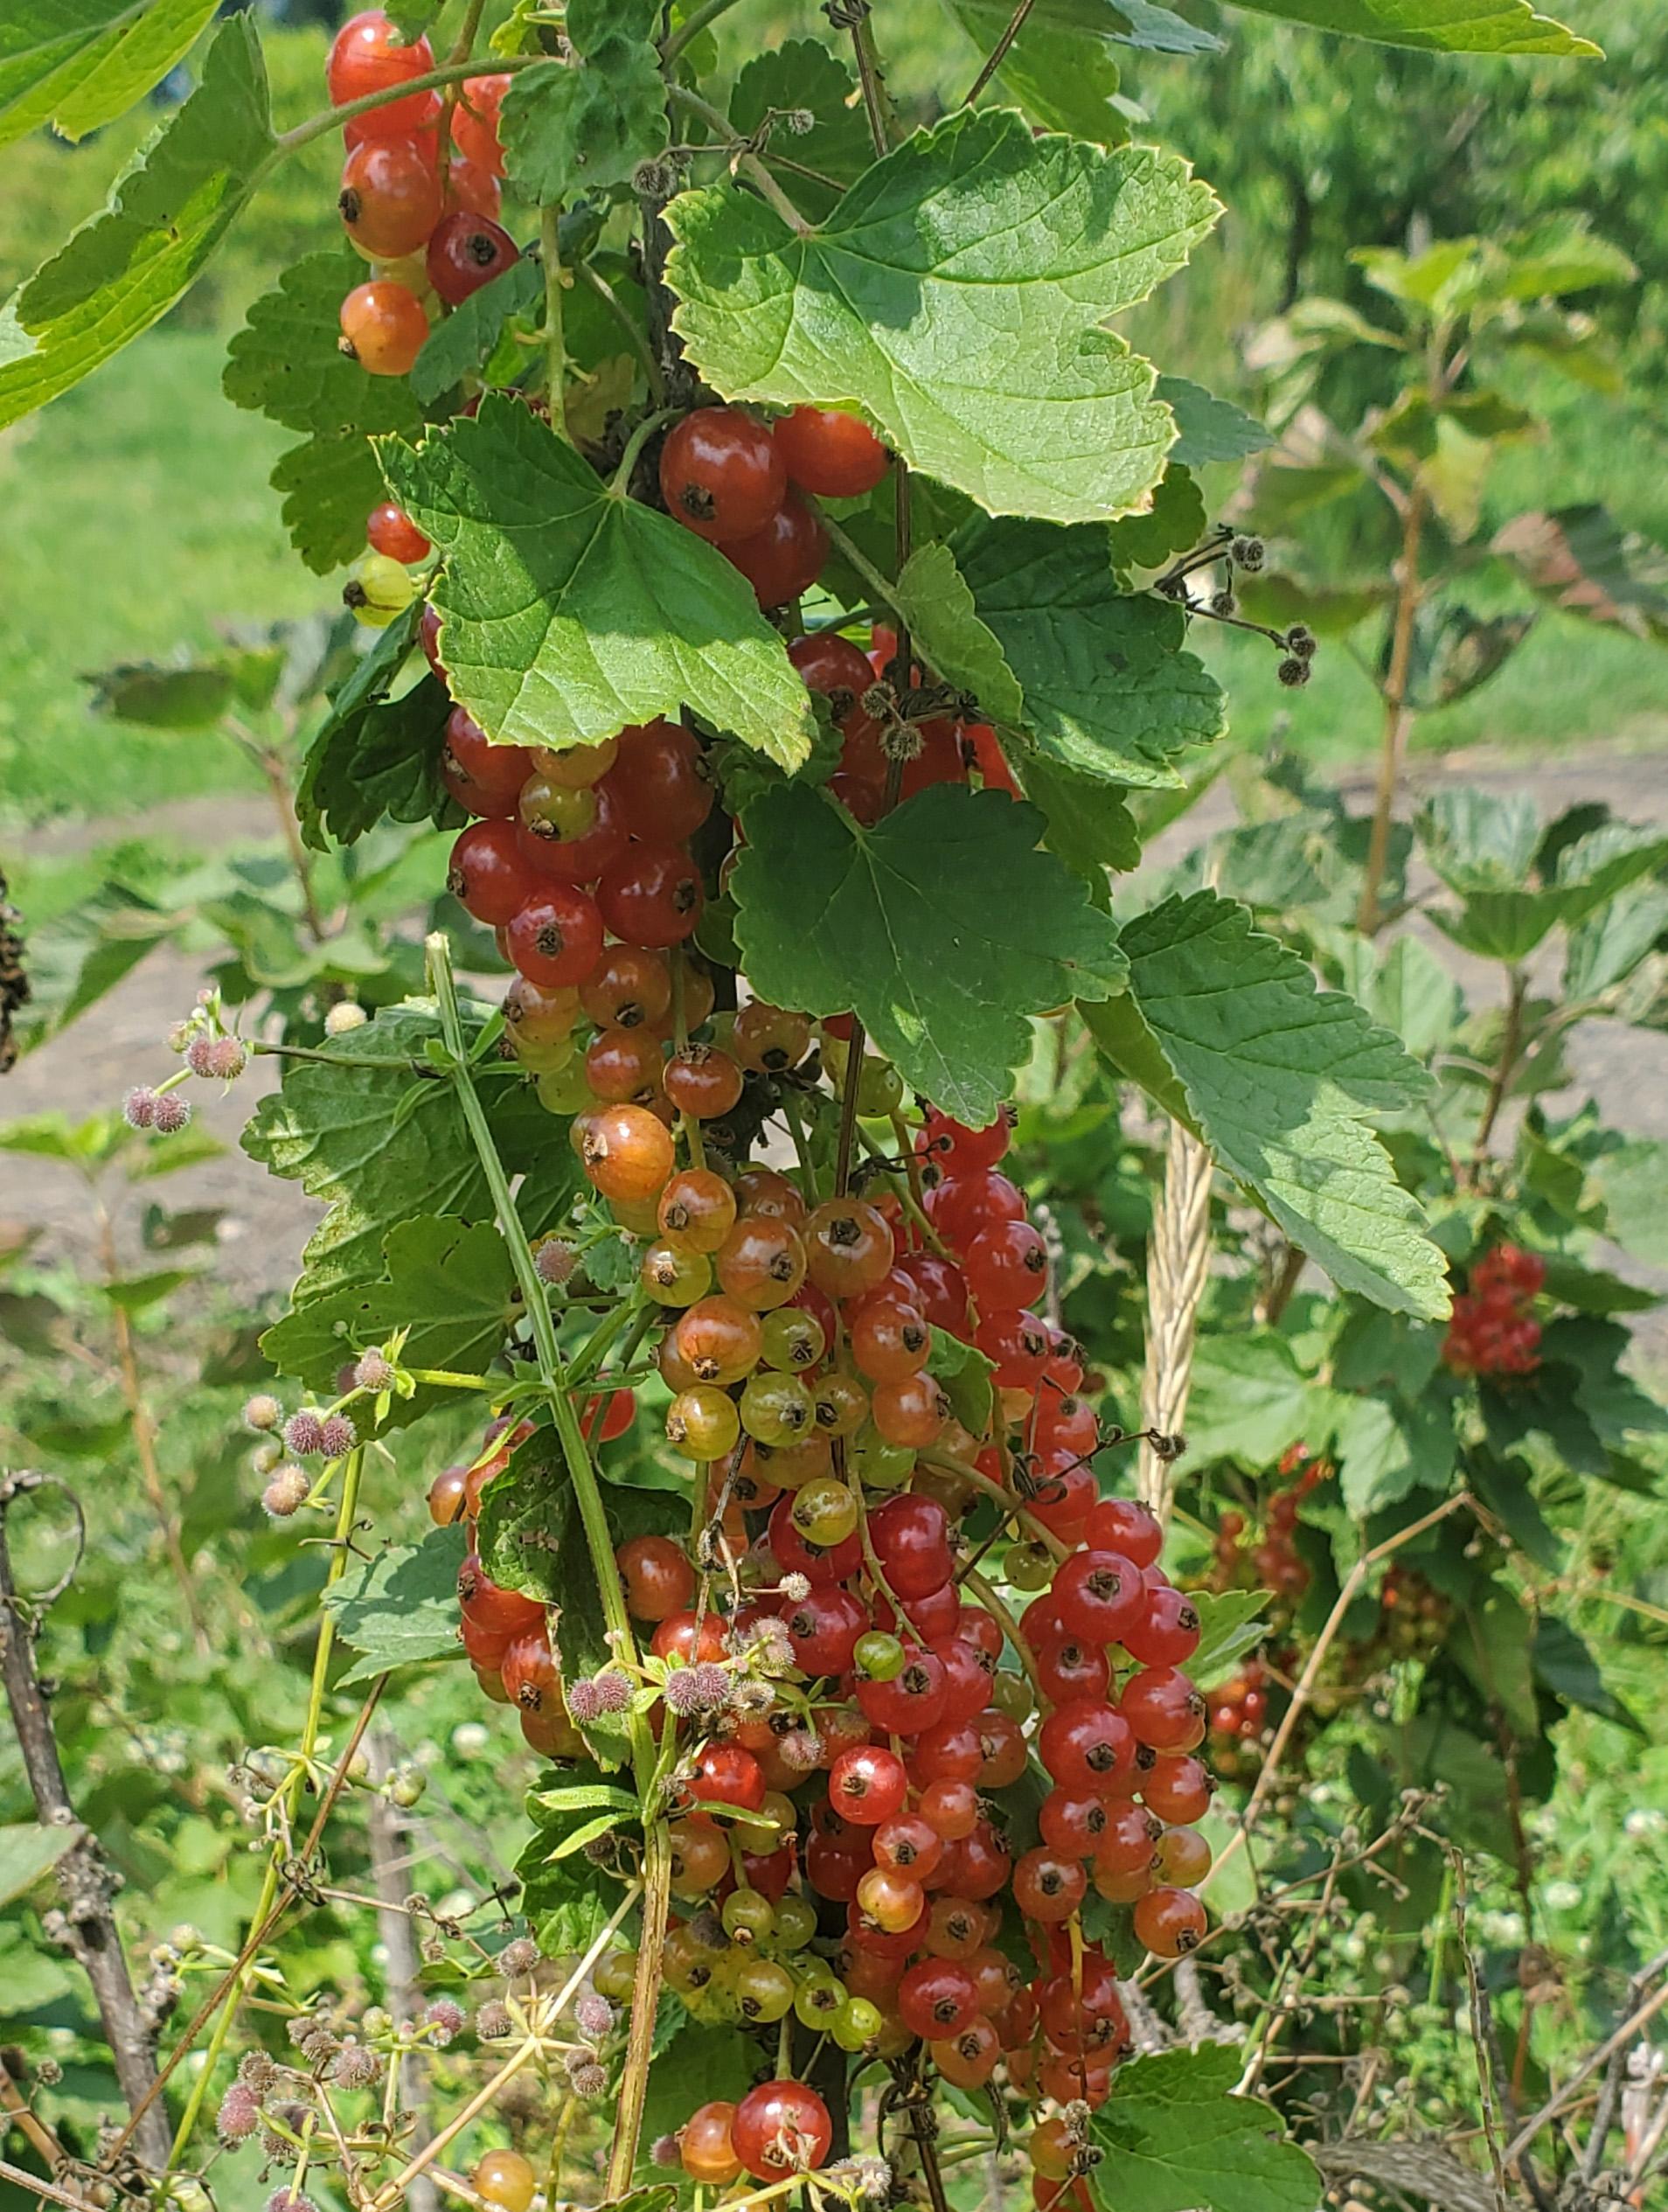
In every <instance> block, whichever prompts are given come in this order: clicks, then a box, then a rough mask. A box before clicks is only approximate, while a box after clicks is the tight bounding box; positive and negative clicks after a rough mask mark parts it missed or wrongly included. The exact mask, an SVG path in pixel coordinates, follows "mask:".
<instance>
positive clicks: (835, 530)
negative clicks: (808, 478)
mask: <svg viewBox="0 0 1668 2212" xmlns="http://www.w3.org/2000/svg"><path fill="white" fill-rule="evenodd" d="M808 504H810V505H813V506H815V505H816V502H815V501H814V500H811V501H810V502H809V503H808ZM817 511H818V513H819V514H822V517H823V527H824V530H826V531H827V532H828V534H829V539H830V541H831V544H833V545H834V546H837V548H838V549H839V551H840V552H841V553H844V556H845V558H846V559H847V560H849V561H850V562H851V566H852V567H853V568H855V569H856V570H857V572H858V575H859V576H861V577H862V579H863V581H864V582H865V584H867V586H868V587H869V589H870V590H871V591H872V593H873V594H874V595H875V597H876V598H877V599H879V600H880V601H881V602H883V603H884V604H885V605H886V606H887V607H890V608H891V609H892V611H893V614H894V615H895V616H897V618H898V620H899V621H900V623H901V622H903V621H904V620H905V619H906V617H905V615H904V611H903V609H902V608H901V607H900V605H899V604H898V597H897V593H896V591H895V590H894V588H893V586H892V585H891V584H889V583H888V582H887V581H886V578H885V577H884V576H883V575H882V574H880V571H879V569H878V568H877V567H875V565H874V563H873V562H872V560H870V559H869V557H868V555H867V554H866V553H865V552H864V551H863V549H862V547H861V546H858V544H857V543H856V541H855V540H854V539H851V537H849V536H848V535H847V534H846V532H844V530H842V529H841V528H840V525H838V523H837V522H836V521H834V520H833V518H831V516H830V515H828V514H826V513H824V512H823V510H822V509H820V508H818V509H817Z"/></svg>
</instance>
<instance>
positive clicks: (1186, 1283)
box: [1136, 1122, 1211, 1520]
mask: <svg viewBox="0 0 1668 2212" xmlns="http://www.w3.org/2000/svg"><path fill="white" fill-rule="evenodd" d="M1210 1262H1211V1156H1210V1154H1209V1153H1208V1152H1207V1151H1206V1149H1205V1147H1204V1145H1203V1144H1200V1143H1199V1139H1198V1137H1195V1136H1194V1135H1193V1134H1192V1131H1191V1130H1185V1129H1184V1128H1183V1127H1182V1125H1181V1123H1179V1122H1171V1125H1170V1148H1169V1151H1168V1152H1167V1154H1166V1156H1165V1160H1164V1195H1163V1197H1162V1198H1161V1199H1160V1200H1159V1204H1158V1210H1157V1214H1156V1216H1155V1217H1154V1221H1153V1225H1152V1235H1151V1238H1150V1241H1149V1242H1148V1246H1147V1364H1146V1368H1145V1372H1144V1373H1143V1375H1142V1378H1141V1421H1142V1426H1143V1428H1145V1429H1150V1430H1152V1431H1154V1432H1156V1433H1157V1435H1159V1436H1164V1437H1165V1438H1167V1439H1168V1438H1171V1437H1176V1436H1179V1435H1180V1434H1181V1429H1182V1422H1183V1420H1184V1418H1185V1415H1186V1412H1187V1393H1188V1389H1189V1388H1190V1386H1191V1385H1192V1379H1193V1338H1194V1331H1195V1327H1196V1325H1197V1323H1198V1320H1199V1301H1200V1300H1201V1299H1202V1298H1203V1297H1204V1295H1205V1280H1206V1275H1207V1274H1208V1272H1209V1269H1210ZM1177 1457H1178V1455H1177V1454H1175V1453H1171V1454H1170V1455H1169V1456H1168V1457H1166V1456H1165V1455H1164V1453H1162V1452H1160V1451H1158V1450H1157V1449H1156V1448H1155V1446H1154V1445H1153V1444H1152V1443H1150V1442H1149V1443H1143V1445H1142V1447H1141V1459H1140V1463H1139V1466H1138V1469H1137V1472H1136V1489H1137V1490H1138V1492H1140V1495H1141V1496H1142V1498H1143V1499H1144V1500H1145V1501H1146V1503H1147V1504H1148V1505H1149V1506H1151V1507H1152V1510H1153V1511H1154V1513H1157V1516H1158V1518H1159V1520H1168V1519H1169V1516H1170V1503H1171V1497H1172V1495H1173V1494H1174V1491H1175V1475H1174V1472H1173V1469H1174V1466H1175V1462H1176V1458H1177Z"/></svg>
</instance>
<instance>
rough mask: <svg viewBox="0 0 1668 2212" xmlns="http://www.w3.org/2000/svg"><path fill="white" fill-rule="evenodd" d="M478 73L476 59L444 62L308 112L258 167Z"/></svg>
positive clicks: (515, 63)
mask: <svg viewBox="0 0 1668 2212" xmlns="http://www.w3.org/2000/svg"><path fill="white" fill-rule="evenodd" d="M546 59H548V57H547V56H546V55H545V54H506V55H504V56H503V57H502V58H501V59H499V60H498V61H497V65H496V66H497V69H498V70H500V71H502V70H511V69H526V68H529V67H531V66H532V64H533V63H534V62H535V61H544V60H546ZM480 73H481V65H480V63H479V61H478V60H477V61H445V62H442V63H441V66H439V68H437V69H426V70H425V71H424V72H423V73H422V75H421V76H420V77H402V78H401V79H400V81H399V83H398V84H395V85H385V86H384V87H383V88H382V90H381V91H380V92H368V93H366V94H365V95H364V97H363V98H362V99H359V100H347V101H343V103H342V105H341V106H340V107H339V108H325V109H323V112H322V113H321V114H319V115H309V117H308V118H307V121H306V122H304V123H297V124H296V126H295V129H294V130H282V131H280V132H279V133H278V135H277V136H276V137H275V139H274V140H273V143H272V151H271V152H270V153H269V154H268V157H267V159H266V161H265V162H264V163H262V169H263V170H265V169H267V168H269V167H271V165H272V164H273V163H275V162H279V161H281V160H282V159H283V157H284V156H285V155H286V154H294V153H299V152H300V150H301V149H302V147H303V146H310V145H311V144H312V143H313V141H314V139H316V138H323V136H324V135H325V133H326V132H327V131H332V130H339V129H341V127H342V125H343V124H344V123H351V122H353V121H354V120H355V118H356V117H358V116H359V115H372V114H373V113H374V112H375V110H376V109H377V108H386V106H387V105H388V102H389V101H391V100H406V99H408V98H409V97H410V95H411V94H413V93H414V92H443V91H444V90H445V89H446V87H447V86H448V85H456V84H461V83H462V81H463V80H464V78H465V77H476V76H479V75H480Z"/></svg>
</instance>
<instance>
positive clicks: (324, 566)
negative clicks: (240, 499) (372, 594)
mask: <svg viewBox="0 0 1668 2212" xmlns="http://www.w3.org/2000/svg"><path fill="white" fill-rule="evenodd" d="M364 275H365V264H364V262H363V261H361V260H360V259H359V257H358V254H355V253H354V252H353V251H352V250H351V248H350V247H331V248H330V250H329V251H328V252H325V253H320V254H307V255H306V256H305V257H304V258H303V259H302V260H301V261H296V262H295V264H294V265H293V266H292V267H291V268H288V269H286V270H285V271H284V274H283V275H282V276H281V277H280V278H279V280H278V282H277V283H276V284H275V286H274V288H273V289H272V290H271V291H270V292H267V293H264V294H263V295H262V296H261V298H260V299H258V300H257V301H256V302H255V303H254V306H253V307H251V309H250V310H249V314H248V319H247V322H246V323H245V324H244V326H243V328H242V329H241V330H240V331H239V332H238V334H237V336H236V337H234V338H233V341H232V344H231V345H230V347H229V348H228V349H227V356H226V372H225V375H224V377H223V378H222V379H221V383H222V388H223V390H224V391H225V393H226V398H227V399H228V400H231V401H232V402H233V406H235V407H253V408H258V409H259V410H260V412H261V414H265V415H268V416H270V418H271V419H272V421H275V422H281V423H282V425H283V427H284V428H285V429H287V430H296V431H300V432H302V433H303V434H304V435H305V438H306V442H305V443H304V444H302V445H299V446H292V447H291V448H290V449H289V450H288V452H287V453H285V454H283V455H282V456H281V457H280V458H279V460H278V463H277V464H276V466H275V468H274V470H273V472H272V479H271V481H272V485H273V489H274V490H275V491H279V492H281V493H282V494H283V495H284V510H283V513H284V524H285V526H286V528H287V529H288V532H289V535H290V540H291V542H292V543H293V544H294V546H295V549H296V551H297V552H298V553H300V554H301V556H302V560H305V561H306V563H307V565H308V567H309V568H311V569H312V570H313V571H314V573H315V574H317V575H321V576H322V575H325V574H328V573H329V572H330V570H331V569H332V568H338V567H341V566H342V564H343V563H344V561H348V560H352V559H353V558H354V557H355V556H356V554H358V553H360V552H362V551H363V550H364V546H365V516H366V515H367V514H368V513H369V512H370V511H371V509H372V507H374V506H376V505H377V504H379V501H380V500H381V498H382V497H383V490H382V475H381V471H380V470H379V468H378V466H377V460H376V456H375V454H374V453H373V452H372V449H371V445H370V440H371V438H372V436H374V435H380V434H384V433H387V432H399V433H400V434H401V435H406V436H415V435H416V434H417V432H418V430H419V429H420V427H421V423H422V413H421V410H420V407H418V405H417V402H416V400H415V399H414V397H413V388H412V384H411V382H410V380H409V379H407V378H405V377H400V376H367V375H366V373H365V371H364V370H363V369H362V368H361V367H360V366H359V365H358V362H357V361H354V360H351V358H349V357H348V356H347V355H346V354H344V352H343V351H342V349H341V345H340V344H339V340H340V337H341V323H340V320H339V310H340V308H341V305H342V302H343V300H344V297H345V296H346V295H347V294H348V293H349V292H350V291H351V290H352V289H353V287H354V286H355V285H356V284H358V283H360V282H363V281H364ZM488 289H491V287H488ZM456 319H457V318H456V317H454V318H453V320H454V321H455V320H456ZM441 328H442V330H449V329H450V328H451V323H449V322H448V323H444V324H442V325H441Z"/></svg>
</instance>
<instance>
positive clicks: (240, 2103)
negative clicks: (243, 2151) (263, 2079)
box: [214, 2082, 261, 2144]
mask: <svg viewBox="0 0 1668 2212" xmlns="http://www.w3.org/2000/svg"><path fill="white" fill-rule="evenodd" d="M260 2125H261V2101H260V2099H259V2098H258V2097H256V2096H255V2093H254V2090H251V2089H249V2088H247V2086H246V2085H245V2084H244V2083H242V2082H233V2084H232V2086H231V2088H230V2089H228V2090H227V2091H226V2095H225V2096H224V2097H222V2098H221V2099H220V2109H219V2111H218V2112H217V2113H216V2114H215V2116H214V2132H215V2133H216V2134H217V2135H218V2136H219V2139H220V2140H221V2142H222V2143H228V2144H229V2143H245V2142H247V2140H248V2139H249V2138H250V2136H252V2135H253V2134H254V2132H255V2130H256V2128H258V2127H259V2126H260Z"/></svg>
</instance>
